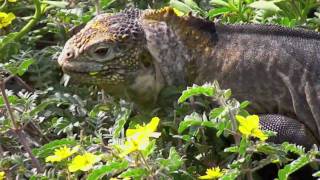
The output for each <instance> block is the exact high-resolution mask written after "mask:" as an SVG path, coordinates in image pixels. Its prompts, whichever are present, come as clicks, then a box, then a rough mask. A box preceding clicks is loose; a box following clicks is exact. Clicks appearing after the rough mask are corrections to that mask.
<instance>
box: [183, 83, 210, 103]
mask: <svg viewBox="0 0 320 180" xmlns="http://www.w3.org/2000/svg"><path fill="white" fill-rule="evenodd" d="M215 92H216V90H215V88H214V86H213V85H211V84H204V85H203V86H197V85H193V86H192V87H188V88H187V90H184V91H182V95H181V96H180V97H179V99H178V103H183V102H185V101H186V100H187V99H189V98H190V97H192V96H196V95H205V96H213V95H214V94H215Z"/></svg>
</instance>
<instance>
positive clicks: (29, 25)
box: [0, 0, 42, 49]
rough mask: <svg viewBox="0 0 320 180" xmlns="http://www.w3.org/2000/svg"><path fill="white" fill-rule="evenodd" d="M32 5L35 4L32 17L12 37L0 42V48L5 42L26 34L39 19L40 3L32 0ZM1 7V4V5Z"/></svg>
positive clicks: (15, 39) (13, 40)
mask: <svg viewBox="0 0 320 180" xmlns="http://www.w3.org/2000/svg"><path fill="white" fill-rule="evenodd" d="M33 3H34V6H35V13H34V15H33V17H32V19H31V20H30V21H29V22H28V23H27V24H26V25H25V26H24V27H23V28H22V29H21V30H20V31H19V32H18V33H17V34H16V35H15V36H14V37H13V38H10V39H9V40H8V41H6V42H5V43H1V44H0V49H2V48H4V47H6V45H7V44H9V43H12V42H15V41H19V40H20V39H21V38H22V37H23V36H24V35H25V34H27V33H28V32H29V31H30V30H31V28H32V27H33V26H34V25H35V24H36V23H37V22H38V21H39V19H40V17H41V13H42V12H41V3H40V1H39V0H33ZM1 8H2V6H1Z"/></svg>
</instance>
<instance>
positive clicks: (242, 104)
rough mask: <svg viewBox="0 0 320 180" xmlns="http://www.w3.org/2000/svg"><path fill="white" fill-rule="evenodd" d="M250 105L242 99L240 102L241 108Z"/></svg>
mask: <svg viewBox="0 0 320 180" xmlns="http://www.w3.org/2000/svg"><path fill="white" fill-rule="evenodd" d="M249 105H250V101H243V102H242V103H241V104H240V108H241V109H244V108H246V107H248V106H249Z"/></svg>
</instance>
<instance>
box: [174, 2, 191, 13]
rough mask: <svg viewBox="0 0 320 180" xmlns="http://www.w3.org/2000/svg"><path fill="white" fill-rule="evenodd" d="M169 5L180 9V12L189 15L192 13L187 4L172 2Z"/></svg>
mask: <svg viewBox="0 0 320 180" xmlns="http://www.w3.org/2000/svg"><path fill="white" fill-rule="evenodd" d="M169 5H170V6H171V7H173V8H176V9H178V10H179V11H181V12H183V13H185V14H188V13H189V12H191V11H192V9H191V7H190V6H188V5H187V4H185V3H183V2H180V1H177V0H171V1H170V2H169Z"/></svg>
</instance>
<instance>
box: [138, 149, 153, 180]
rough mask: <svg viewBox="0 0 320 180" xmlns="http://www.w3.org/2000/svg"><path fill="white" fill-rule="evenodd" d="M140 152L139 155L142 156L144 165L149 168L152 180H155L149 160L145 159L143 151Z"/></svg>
mask: <svg viewBox="0 0 320 180" xmlns="http://www.w3.org/2000/svg"><path fill="white" fill-rule="evenodd" d="M138 152H139V155H140V156H141V159H142V162H143V164H144V165H145V166H146V167H147V169H148V171H149V172H150V174H151V178H152V179H153V175H152V169H151V168H150V166H149V164H148V162H147V160H146V159H145V158H144V156H143V154H142V152H141V151H138Z"/></svg>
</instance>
